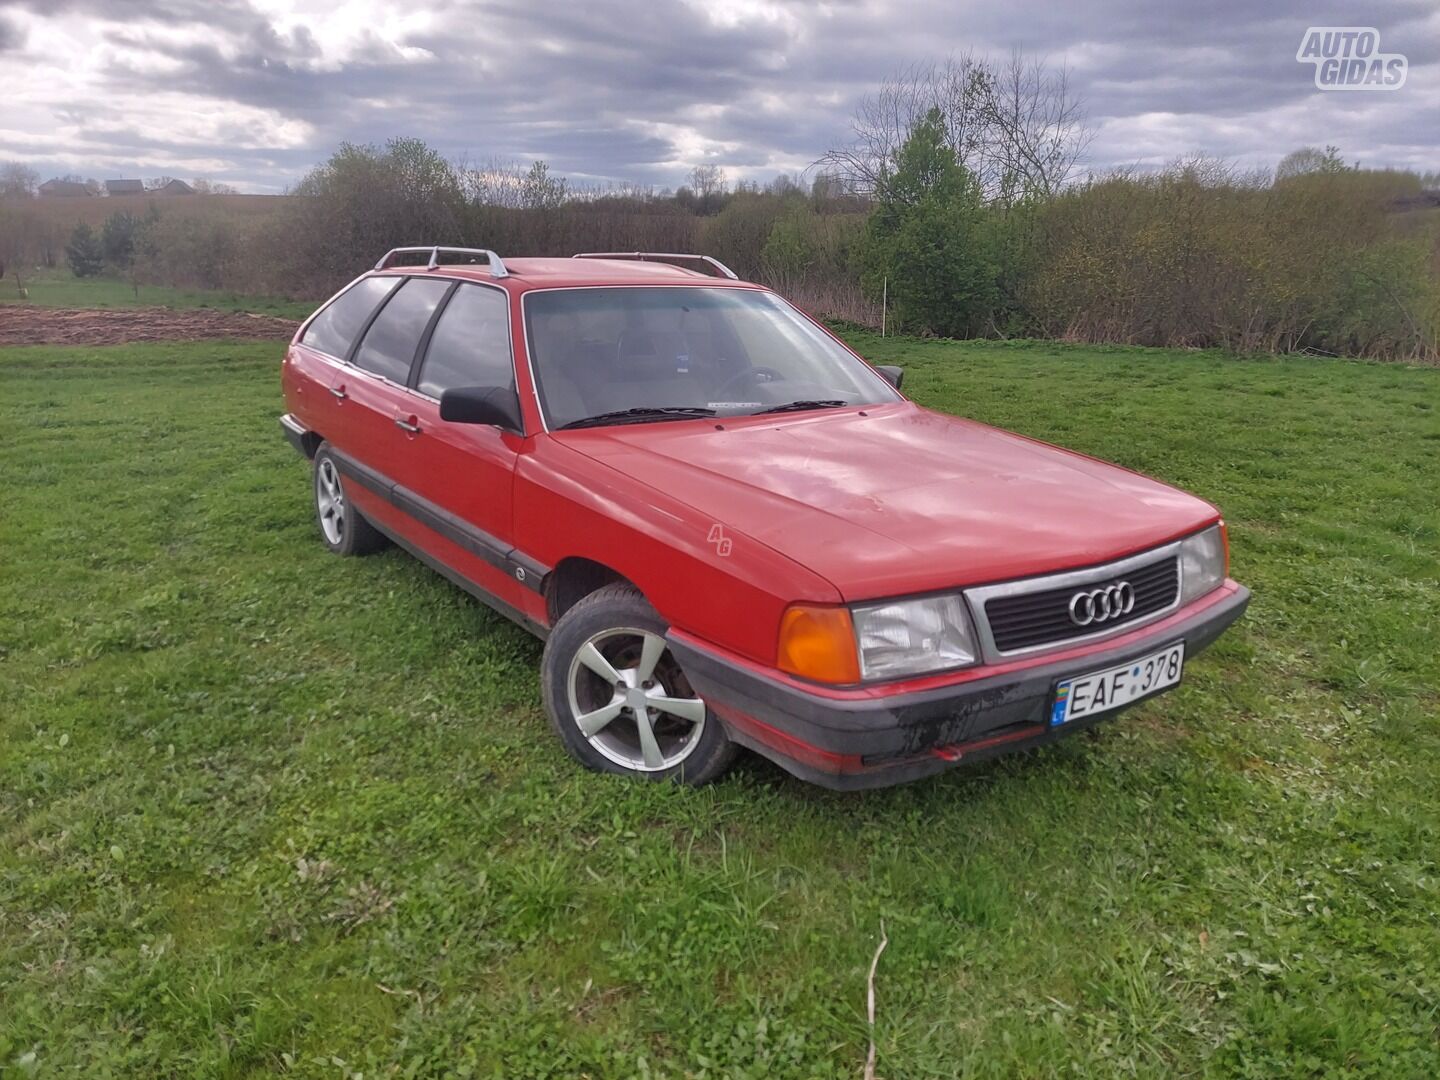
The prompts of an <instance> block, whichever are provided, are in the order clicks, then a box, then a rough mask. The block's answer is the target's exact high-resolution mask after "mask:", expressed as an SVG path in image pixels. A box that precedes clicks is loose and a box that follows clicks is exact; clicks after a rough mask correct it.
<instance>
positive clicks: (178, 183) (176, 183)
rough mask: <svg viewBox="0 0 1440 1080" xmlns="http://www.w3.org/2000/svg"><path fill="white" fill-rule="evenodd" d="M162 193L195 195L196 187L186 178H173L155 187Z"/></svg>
mask: <svg viewBox="0 0 1440 1080" xmlns="http://www.w3.org/2000/svg"><path fill="white" fill-rule="evenodd" d="M155 190H156V191H158V192H160V194H161V195H194V194H195V189H194V188H193V187H191V186H190V185H189V184H187V183H185V181H184V180H171V181H170V182H169V183H165V184H161V185H160V186H159V187H158V188H156V189H155Z"/></svg>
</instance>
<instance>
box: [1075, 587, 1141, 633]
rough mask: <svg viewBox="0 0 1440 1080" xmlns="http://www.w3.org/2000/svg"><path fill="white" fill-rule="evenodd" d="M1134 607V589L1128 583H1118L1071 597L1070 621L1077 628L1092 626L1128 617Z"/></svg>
mask: <svg viewBox="0 0 1440 1080" xmlns="http://www.w3.org/2000/svg"><path fill="white" fill-rule="evenodd" d="M1134 607H1135V590H1134V588H1132V587H1131V585H1130V583H1129V582H1128V581H1117V582H1116V583H1115V584H1114V585H1106V586H1105V587H1104V588H1102V589H1090V590H1088V591H1086V592H1077V593H1076V594H1075V595H1074V596H1072V597H1070V621H1071V622H1073V623H1074V624H1075V625H1076V626H1090V625H1092V624H1093V623H1103V622H1108V621H1109V620H1111V619H1118V618H1119V617H1120V616H1121V615H1128V614H1130V612H1131V610H1132V609H1133V608H1134Z"/></svg>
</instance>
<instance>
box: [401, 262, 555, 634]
mask: <svg viewBox="0 0 1440 1080" xmlns="http://www.w3.org/2000/svg"><path fill="white" fill-rule="evenodd" d="M411 383H412V388H411V389H410V390H408V391H406V392H405V394H404V395H402V397H401V398H400V399H399V400H397V402H396V407H395V413H394V417H393V421H394V424H395V428H396V430H397V431H398V432H400V437H401V439H402V440H403V442H404V446H405V452H404V453H403V454H402V455H401V457H400V459H399V461H398V463H397V468H396V471H395V480H396V482H397V483H398V484H399V485H400V487H399V488H398V489H397V492H396V497H397V501H398V502H399V503H400V504H401V506H402V507H403V508H405V509H406V510H408V511H409V512H410V513H411V515H412V516H413V517H415V518H416V519H417V520H418V521H420V522H421V523H422V525H423V526H424V527H425V529H426V530H427V532H428V535H426V536H425V537H424V539H423V547H424V548H425V550H426V551H427V553H429V554H430V555H432V556H433V557H435V558H437V559H439V560H440V561H441V562H442V563H444V564H446V565H447V566H449V567H450V568H451V569H452V570H455V571H458V572H459V573H460V574H461V575H463V576H464V577H466V578H467V579H469V580H470V581H472V582H474V583H475V584H477V585H479V586H481V587H482V588H483V589H484V590H486V591H487V592H489V593H491V594H493V595H494V596H496V597H497V598H499V599H500V600H503V601H504V602H505V603H506V604H508V605H510V606H511V607H513V608H520V609H522V610H526V609H529V608H532V607H533V601H534V593H533V592H531V591H530V588H531V586H532V585H534V584H536V583H535V582H534V581H532V580H528V579H527V577H526V576H525V575H526V571H525V568H524V566H523V560H520V561H519V562H518V563H517V561H516V560H515V559H513V558H512V557H511V555H510V553H511V549H512V546H513V542H512V537H513V536H514V530H513V526H512V520H511V513H512V500H511V495H512V488H513V484H514V475H515V462H516V458H517V456H518V454H519V452H520V448H521V446H522V445H523V443H524V436H523V435H522V434H521V433H520V432H515V431H502V430H500V429H499V428H495V427H490V426H488V425H483V424H454V423H449V422H446V421H444V420H441V419H440V396H441V394H443V393H444V392H445V391H446V390H449V389H452V388H454V387H461V386H499V387H503V388H506V389H508V390H509V391H510V392H512V393H513V392H514V390H515V366H514V360H513V359H512V355H511V347H510V305H509V298H508V296H507V294H506V293H505V291H504V290H503V289H500V288H498V287H494V286H489V285H482V284H479V283H473V284H472V283H470V282H464V283H462V284H460V285H458V286H456V288H455V291H454V292H453V293H452V294H451V296H450V298H449V300H448V301H446V303H445V306H444V307H443V309H442V310H441V311H440V314H439V317H438V319H437V320H436V321H435V323H434V325H433V326H432V327H431V329H430V332H429V336H428V340H427V341H426V342H425V343H424V345H423V346H422V355H421V357H420V361H419V366H418V370H417V372H416V374H415V377H414V378H413V379H412V380H411Z"/></svg>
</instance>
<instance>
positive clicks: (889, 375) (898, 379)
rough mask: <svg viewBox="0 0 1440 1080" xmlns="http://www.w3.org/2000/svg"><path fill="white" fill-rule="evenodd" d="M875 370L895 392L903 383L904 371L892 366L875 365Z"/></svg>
mask: <svg viewBox="0 0 1440 1080" xmlns="http://www.w3.org/2000/svg"><path fill="white" fill-rule="evenodd" d="M875 370H876V371H878V372H879V373H880V374H881V375H882V376H884V378H885V381H886V382H888V383H889V384H890V385H891V386H893V387H894V388H895V389H896V390H899V389H900V384H901V383H902V382H904V381H905V369H904V368H902V367H896V366H895V365H894V364H876V365H875Z"/></svg>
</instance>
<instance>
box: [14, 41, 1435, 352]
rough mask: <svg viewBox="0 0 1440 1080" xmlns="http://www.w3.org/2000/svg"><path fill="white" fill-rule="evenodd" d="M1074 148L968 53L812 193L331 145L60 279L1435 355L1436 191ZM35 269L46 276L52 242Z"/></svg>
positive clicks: (71, 240)
mask: <svg viewBox="0 0 1440 1080" xmlns="http://www.w3.org/2000/svg"><path fill="white" fill-rule="evenodd" d="M1089 138H1090V131H1089V129H1088V127H1087V125H1086V123H1085V118H1084V109H1083V105H1082V103H1080V102H1079V101H1078V100H1077V99H1076V98H1075V96H1074V95H1073V93H1072V92H1071V89H1070V87H1069V85H1068V83H1067V81H1066V79H1065V76H1064V73H1063V72H1062V71H1055V70H1052V69H1048V68H1047V67H1046V66H1044V65H1043V64H1037V63H1033V62H1029V61H1026V60H1025V59H1024V58H1023V57H1021V56H1019V55H1018V54H1017V55H1015V56H1012V57H1010V58H1009V59H1008V60H1006V61H999V62H997V61H993V60H990V59H987V58H976V57H971V56H966V57H960V58H958V59H953V60H951V61H948V62H946V63H944V64H940V65H935V66H930V67H925V68H915V69H911V70H908V71H906V72H903V73H901V74H900V75H899V76H897V77H896V78H895V79H894V80H891V81H890V82H889V83H887V84H885V85H884V86H882V87H881V88H879V89H878V90H877V92H876V93H875V94H873V95H871V96H870V97H868V98H867V99H865V100H864V101H863V102H862V103H861V106H860V107H859V109H858V110H857V112H856V116H855V124H854V131H853V133H852V139H851V141H850V142H848V143H847V144H846V145H844V146H841V147H838V148H836V149H834V150H832V151H830V152H829V153H827V154H826V155H825V157H824V158H823V159H822V161H821V162H820V163H818V168H817V169H816V170H814V171H813V175H812V176H810V177H809V178H808V179H807V178H802V177H798V176H786V175H781V176H778V177H776V178H775V179H774V180H773V181H771V182H770V183H768V184H766V185H764V186H761V185H759V184H757V183H754V182H741V183H736V184H733V185H732V184H729V183H727V179H726V176H725V173H724V171H723V170H722V169H720V168H719V167H717V166H715V165H703V166H700V167H699V168H697V169H696V170H694V172H692V174H691V176H690V177H689V178H688V181H687V183H686V184H684V185H683V186H681V187H680V188H678V189H676V190H674V191H661V192H656V191H654V190H651V189H646V188H638V187H595V186H586V185H575V184H572V183H571V182H569V181H568V180H567V179H566V178H564V177H560V176H557V175H555V174H554V173H552V172H551V171H550V169H549V168H548V166H547V165H546V164H545V163H544V162H535V163H532V164H530V165H528V166H524V167H519V166H511V165H507V164H504V163H495V162H491V163H484V164H474V163H470V162H466V161H462V162H452V161H448V160H446V159H445V158H444V157H443V156H441V155H440V154H439V153H437V152H436V151H435V150H434V149H432V148H431V147H429V146H427V145H426V144H425V143H423V142H421V141H419V140H416V139H407V138H400V139H392V140H390V141H389V142H387V143H386V144H385V145H383V146H357V145H344V146H342V147H340V149H339V150H337V151H336V152H335V153H334V154H333V155H332V156H331V157H330V158H329V160H327V161H326V162H324V163H323V164H321V165H319V166H318V167H316V168H315V169H313V170H312V171H311V172H310V173H309V174H308V175H306V176H305V177H304V179H303V180H301V181H300V183H299V184H297V185H296V187H295V188H294V189H293V190H292V192H291V193H290V197H288V198H286V199H281V200H276V207H275V209H274V210H273V211H272V212H270V213H267V214H264V215H253V214H252V215H239V214H233V213H228V212H227V211H226V209H225V205H226V200H211V201H210V203H211V204H213V209H211V210H208V211H207V212H205V213H194V212H186V213H180V212H177V211H172V210H171V209H170V208H168V207H166V208H165V209H160V208H159V207H152V208H151V209H150V210H149V211H148V212H147V213H145V214H135V213H132V212H130V211H121V212H118V213H117V214H115V215H112V216H111V218H110V219H109V220H107V221H105V222H104V224H103V226H102V227H101V228H99V229H98V230H86V229H77V230H76V231H75V232H74V234H72V235H70V236H68V237H67V238H66V240H67V243H66V244H65V245H64V247H65V252H64V255H63V257H64V258H65V259H67V260H68V262H69V263H70V265H71V267H72V268H73V269H74V271H75V272H76V273H77V274H81V275H83V274H90V273H120V274H125V275H128V276H131V277H133V278H134V279H135V280H137V281H147V282H156V283H165V284H176V285H186V286H198V287H211V288H220V287H223V288H227V289H232V290H237V291H242V292H257V293H269V294H278V295H290V296H299V297H322V296H325V295H328V294H329V293H330V292H333V291H334V290H335V289H336V288H338V287H339V286H340V285H341V284H343V283H344V282H345V281H347V280H349V279H350V278H352V277H353V276H354V275H355V274H356V273H357V272H359V271H360V270H362V269H364V268H365V267H366V266H368V265H370V264H371V263H372V262H373V261H374V259H375V258H376V257H377V256H378V255H379V254H380V253H383V252H384V251H386V250H387V249H389V248H391V247H396V246H402V245H408V244H417V243H432V242H442V243H447V244H454V245H458V246H469V247H485V248H493V249H495V250H497V251H499V252H501V253H502V254H506V255H570V254H573V253H574V252H576V251H582V250H653V251H695V252H703V253H706V254H710V255H713V256H715V257H716V258H719V259H720V260H722V261H723V262H725V263H727V264H729V265H730V266H732V267H733V268H734V269H735V270H736V272H737V273H739V274H740V275H741V276H742V277H746V278H749V279H752V280H758V281H761V282H763V283H766V284H769V285H771V286H773V287H775V288H777V289H779V290H780V291H781V292H783V293H785V294H786V295H788V296H790V297H792V298H793V299H795V300H796V301H797V302H799V303H801V304H802V305H803V306H805V307H807V308H809V309H810V310H812V311H814V312H816V313H817V314H821V315H824V316H827V317H831V318H837V319H843V320H849V321H853V322H857V323H862V324H866V325H878V324H879V323H880V321H881V319H882V311H881V305H882V300H883V302H884V303H885V305H886V310H885V312H884V314H883V317H884V318H885V320H886V321H887V322H888V323H889V325H891V326H893V327H895V328H896V329H898V330H902V331H906V332H912V333H918V334H937V335H945V336H955V337H971V336H986V337H1014V336H1034V337H1051V338H1067V339H1072V340H1078V341H1086V342H1115V343H1129V344H1145V345H1168V346H1180V347H1191V346H1197V347H1199V346H1218V347H1224V348H1229V349H1235V350H1240V351H1275V352H1304V351H1312V352H1322V353H1328V354H1337V355H1351V356H1369V357H1383V358H1406V359H1416V358H1420V359H1429V360H1434V359H1437V358H1440V339H1437V335H1440V194H1437V193H1436V192H1435V191H1434V190H1432V189H1433V188H1434V187H1435V185H1436V181H1437V179H1440V178H1437V177H1435V176H1433V175H1430V176H1424V175H1419V174H1415V173H1407V172H1396V171H1387V170H1370V169H1364V168H1360V167H1359V166H1358V165H1357V164H1355V163H1347V162H1346V161H1345V160H1344V159H1343V158H1342V157H1341V155H1340V154H1339V152H1338V151H1337V150H1336V149H1335V148H1333V147H1326V148H1323V149H1321V148H1311V147H1306V148H1302V149H1300V150H1298V151H1296V152H1294V153H1292V154H1290V155H1287V156H1286V158H1285V159H1283V160H1282V161H1281V162H1280V163H1279V165H1278V167H1277V168H1276V169H1274V170H1265V171H1255V170H1251V171H1246V170H1242V169H1239V168H1237V167H1235V166H1233V165H1231V164H1228V163H1226V162H1224V161H1220V160H1216V159H1213V158H1206V157H1203V156H1195V157H1191V158H1187V159H1183V160H1179V161H1176V162H1174V163H1172V164H1171V165H1170V166H1169V167H1167V168H1164V169H1159V170H1152V171H1141V170H1138V169H1131V170H1118V171H1109V172H1105V173H1088V174H1082V172H1081V167H1082V162H1083V157H1084V152H1085V148H1086V145H1087V144H1088V142H1089ZM23 215H24V204H23V201H16V200H9V201H5V200H0V259H3V260H6V261H8V262H9V263H10V264H11V265H12V266H13V265H16V264H17V263H19V262H26V261H27V260H34V258H35V254H36V250H37V249H36V248H35V247H34V245H33V244H32V245H31V248H30V249H28V250H21V251H17V250H16V248H21V249H24V248H25V240H24V237H25V236H27V235H31V234H32V233H33V232H34V229H30V230H28V231H27V229H26V227H25V225H24V222H23V220H22V218H23ZM7 236H9V237H10V239H9V240H8V241H7V240H6V237H7ZM17 238H19V239H17ZM32 239H33V237H32ZM47 251H48V258H49V259H50V260H51V261H52V262H53V261H55V260H56V259H57V258H58V257H62V256H60V255H59V253H57V251H56V250H55V244H54V236H53V233H52V235H51V240H50V244H49V247H48V248H47Z"/></svg>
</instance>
